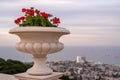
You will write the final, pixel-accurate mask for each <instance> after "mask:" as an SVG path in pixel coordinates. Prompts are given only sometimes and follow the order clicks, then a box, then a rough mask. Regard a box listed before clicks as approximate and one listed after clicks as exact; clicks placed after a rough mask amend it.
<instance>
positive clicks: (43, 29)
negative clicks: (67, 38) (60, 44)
mask: <svg viewBox="0 0 120 80" xmlns="http://www.w3.org/2000/svg"><path fill="white" fill-rule="evenodd" d="M18 32H58V33H61V32H62V33H63V34H69V33H70V32H69V31H68V30H67V29H65V28H61V27H37V26H32V27H30V26H28V27H16V28H13V29H11V30H10V31H9V33H11V34H14V33H18Z"/></svg>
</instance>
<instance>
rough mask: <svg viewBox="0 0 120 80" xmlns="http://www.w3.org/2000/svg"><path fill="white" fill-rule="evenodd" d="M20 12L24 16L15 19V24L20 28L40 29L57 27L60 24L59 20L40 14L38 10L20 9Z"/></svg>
mask: <svg viewBox="0 0 120 80" xmlns="http://www.w3.org/2000/svg"><path fill="white" fill-rule="evenodd" d="M22 12H23V13H24V14H25V15H24V16H21V17H19V18H17V19H15V21H14V22H15V23H16V24H18V25H19V26H20V27H25V26H42V27H57V26H58V25H59V23H60V19H59V18H57V17H53V18H52V19H50V17H52V16H53V15H51V14H49V13H46V12H41V11H40V10H39V9H34V8H33V7H31V8H30V9H27V8H22Z"/></svg>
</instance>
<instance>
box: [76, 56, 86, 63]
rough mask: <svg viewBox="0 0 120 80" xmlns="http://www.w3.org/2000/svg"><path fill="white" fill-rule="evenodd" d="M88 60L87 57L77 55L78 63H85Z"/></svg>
mask: <svg viewBox="0 0 120 80" xmlns="http://www.w3.org/2000/svg"><path fill="white" fill-rule="evenodd" d="M85 61H86V59H85V57H83V56H77V59H76V63H84V62H85Z"/></svg>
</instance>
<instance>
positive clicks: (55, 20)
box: [14, 7, 60, 26]
mask: <svg viewBox="0 0 120 80" xmlns="http://www.w3.org/2000/svg"><path fill="white" fill-rule="evenodd" d="M22 12H23V13H25V16H22V17H20V18H18V19H16V20H15V21H14V22H15V23H16V24H20V23H23V22H25V21H26V20H25V19H26V17H27V16H31V17H34V16H36V15H40V16H42V17H44V18H47V19H48V18H49V17H52V15H51V14H48V13H46V12H41V11H40V10H38V9H34V8H33V7H31V8H30V9H26V8H22ZM50 21H51V22H52V23H53V24H54V25H57V26H58V24H59V23H60V19H59V18H57V17H54V18H53V19H51V20H50Z"/></svg>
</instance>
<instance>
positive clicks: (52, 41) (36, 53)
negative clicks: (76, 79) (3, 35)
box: [9, 27, 70, 75]
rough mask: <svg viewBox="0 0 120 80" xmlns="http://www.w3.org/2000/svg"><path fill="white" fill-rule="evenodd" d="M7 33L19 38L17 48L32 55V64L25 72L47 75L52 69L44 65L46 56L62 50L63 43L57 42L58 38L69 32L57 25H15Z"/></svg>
mask: <svg viewBox="0 0 120 80" xmlns="http://www.w3.org/2000/svg"><path fill="white" fill-rule="evenodd" d="M9 33H11V34H16V35H18V36H19V38H20V42H18V43H17V44H16V49H17V50H19V51H22V52H25V53H28V54H32V55H33V59H34V65H33V67H32V68H30V69H28V70H27V73H28V74H30V75H49V74H52V72H53V71H52V70H51V69H50V68H48V67H47V66H46V63H45V62H46V56H47V54H51V53H55V52H58V51H60V50H62V49H63V48H64V45H63V44H62V43H60V42H59V38H60V37H61V36H62V35H65V34H69V33H70V32H69V31H68V30H66V29H65V28H59V27H57V28H55V27H17V28H13V29H11V30H10V31H9Z"/></svg>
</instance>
